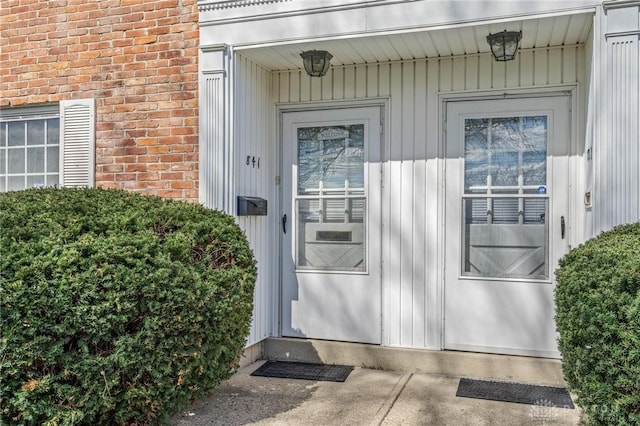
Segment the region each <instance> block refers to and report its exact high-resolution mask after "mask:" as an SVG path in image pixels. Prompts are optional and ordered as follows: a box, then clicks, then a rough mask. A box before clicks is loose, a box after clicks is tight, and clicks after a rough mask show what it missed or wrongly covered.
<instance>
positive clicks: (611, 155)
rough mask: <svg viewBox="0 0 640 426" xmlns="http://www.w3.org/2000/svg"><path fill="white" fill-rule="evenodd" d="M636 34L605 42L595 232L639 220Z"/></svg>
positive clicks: (596, 155) (596, 150)
mask: <svg viewBox="0 0 640 426" xmlns="http://www.w3.org/2000/svg"><path fill="white" fill-rule="evenodd" d="M639 44H640V43H639V42H638V35H637V34H635V35H630V36H617V37H611V38H609V39H607V41H606V52H605V58H606V70H605V76H604V78H605V86H604V91H603V93H602V96H603V101H604V105H603V106H604V117H603V120H602V121H601V122H600V123H601V126H602V131H601V132H600V139H599V140H597V141H596V142H595V143H596V146H595V148H594V159H595V161H596V162H597V165H596V170H598V172H597V174H596V176H595V182H596V188H597V192H596V194H595V197H596V198H595V200H594V202H595V203H596V204H595V207H594V208H595V209H596V212H595V214H596V217H595V220H596V223H595V226H596V229H595V233H596V234H597V233H599V232H601V231H606V230H608V229H610V228H612V227H613V226H616V225H619V224H623V223H629V222H636V221H639V220H640V196H639V192H640V167H639V166H638V165H639V164H640V154H639V151H640V130H639V124H638V123H639V122H640V115H639V113H638V111H639V109H638V108H639V107H640V105H638V98H639V94H638V93H639V90H640V87H639V85H638V81H639V80H640V72H639V67H640V66H639V60H640V59H639V58H640V53H639Z"/></svg>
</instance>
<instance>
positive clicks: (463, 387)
mask: <svg viewBox="0 0 640 426" xmlns="http://www.w3.org/2000/svg"><path fill="white" fill-rule="evenodd" d="M456 396H462V397H465V398H476V399H489V400H492V401H504V402H517V403H520V404H531V405H544V406H546V407H559V408H574V406H573V401H571V397H570V396H569V393H568V392H567V390H566V389H565V388H559V387H554V386H538V385H527V384H522V383H507V382H493V381H486V380H473V379H460V383H459V384H458V392H456Z"/></svg>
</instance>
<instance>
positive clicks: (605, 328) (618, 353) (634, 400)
mask: <svg viewBox="0 0 640 426" xmlns="http://www.w3.org/2000/svg"><path fill="white" fill-rule="evenodd" d="M556 276H557V280H558V286H557V289H556V307H557V310H556V325H557V328H558V332H559V333H560V341H559V347H560V352H561V353H562V368H563V372H564V376H565V379H566V381H567V384H568V385H569V388H570V389H571V390H572V391H573V392H574V393H575V394H576V395H577V397H578V400H577V402H578V405H580V406H581V407H582V408H583V409H584V411H585V413H586V414H587V416H588V419H589V423H590V424H595V425H640V223H636V224H630V225H624V226H620V227H617V228H615V229H613V230H611V231H608V232H604V233H602V234H601V235H599V236H598V237H596V238H594V239H591V240H589V241H587V242H586V243H585V244H583V245H581V246H580V247H577V248H576V249H574V250H572V251H571V252H570V253H569V254H567V255H566V256H565V257H564V258H563V259H562V260H561V261H560V268H559V269H558V271H557V274H556Z"/></svg>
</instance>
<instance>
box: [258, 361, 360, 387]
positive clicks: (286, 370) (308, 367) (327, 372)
mask: <svg viewBox="0 0 640 426" xmlns="http://www.w3.org/2000/svg"><path fill="white" fill-rule="evenodd" d="M352 370H353V366H351V365H328V364H312V363H308V362H290V361H267V362H265V363H264V364H262V365H261V366H260V367H259V368H258V369H257V370H256V371H254V372H253V373H251V375H252V376H262V377H280V378H283V379H302V380H322V381H326V382H344V381H345V380H347V377H349V374H350V373H351V371H352Z"/></svg>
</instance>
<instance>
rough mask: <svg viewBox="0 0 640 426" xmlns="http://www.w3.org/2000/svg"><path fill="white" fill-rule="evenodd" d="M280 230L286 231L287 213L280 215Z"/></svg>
mask: <svg viewBox="0 0 640 426" xmlns="http://www.w3.org/2000/svg"><path fill="white" fill-rule="evenodd" d="M282 232H284V233H285V234H286V233H287V215H286V214H285V215H283V216H282Z"/></svg>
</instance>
